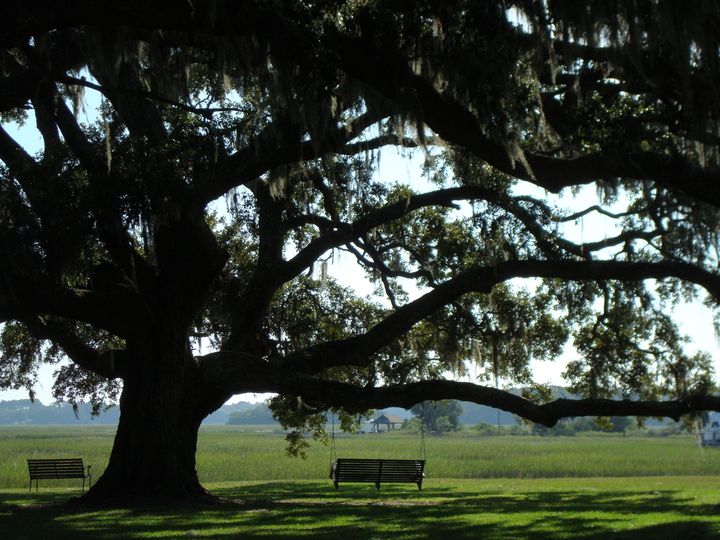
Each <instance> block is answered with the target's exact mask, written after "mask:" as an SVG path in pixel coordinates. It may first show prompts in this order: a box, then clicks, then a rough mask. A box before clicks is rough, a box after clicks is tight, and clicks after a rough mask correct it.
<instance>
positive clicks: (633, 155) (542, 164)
mask: <svg viewBox="0 0 720 540" xmlns="http://www.w3.org/2000/svg"><path fill="white" fill-rule="evenodd" d="M333 45H335V47H336V50H337V51H338V54H339V62H340V64H341V66H342V68H343V69H344V70H345V71H346V72H347V73H348V74H350V75H351V76H353V77H356V78H358V79H360V80H362V81H363V82H365V83H366V84H368V85H370V86H371V87H373V88H374V89H376V90H377V91H378V92H380V93H381V94H382V95H384V96H385V97H386V98H388V99H389V100H391V101H394V102H398V103H400V104H404V105H405V106H412V107H414V108H419V109H420V111H421V118H422V120H423V121H424V122H425V123H426V124H427V125H428V126H430V128H431V129H432V130H433V131H434V132H435V133H436V134H437V135H439V136H440V137H441V138H443V139H444V140H445V141H447V142H450V143H453V144H457V145H458V146H461V147H463V148H466V149H468V150H469V151H471V152H473V153H474V154H475V155H476V156H477V157H479V158H480V159H482V160H484V161H486V162H487V163H489V164H490V165H492V166H493V167H495V168H496V169H498V170H500V171H502V172H505V173H507V174H509V175H511V176H513V177H516V178H521V179H524V180H527V181H529V182H533V183H535V184H536V185H538V186H540V187H543V188H545V189H547V190H549V191H552V192H555V193H557V192H559V191H560V190H562V189H563V188H565V187H569V186H573V185H582V184H589V183H593V182H596V181H597V180H599V179H603V180H610V181H612V180H614V179H615V178H617V177H623V178H635V179H650V180H652V181H654V182H657V183H658V184H660V185H663V186H666V187H667V188H669V189H672V190H674V191H678V192H682V193H686V194H687V195H689V196H691V197H693V198H695V199H698V200H704V201H707V202H709V203H711V204H713V205H715V206H720V182H718V181H717V180H718V178H720V171H719V170H713V169H702V168H700V167H697V166H695V165H693V164H691V163H690V162H689V161H687V160H686V159H685V158H683V157H682V156H679V155H659V154H654V153H651V152H644V151H639V150H638V151H628V152H624V153H617V152H610V151H607V152H600V153H594V154H589V155H584V156H579V157H575V158H567V159H562V158H553V157H547V156H542V155H538V154H532V153H526V154H525V157H526V160H527V163H528V165H529V167H530V170H527V169H526V167H525V165H524V164H523V163H521V162H519V161H516V160H514V159H512V158H511V157H510V156H509V155H508V152H507V150H506V149H505V148H504V147H503V146H502V145H501V144H499V143H497V142H495V141H493V140H491V139H489V138H488V137H487V136H486V135H485V134H484V133H483V132H482V129H481V126H480V123H479V121H478V119H477V118H476V117H475V116H474V115H473V114H472V113H471V112H470V111H469V110H467V108H465V107H464V106H463V105H461V104H460V103H459V102H457V101H456V100H454V99H453V98H452V97H449V96H447V95H444V94H441V93H439V92H438V91H437V90H436V89H435V88H434V87H433V85H432V84H431V83H430V82H429V81H427V80H425V79H424V78H423V77H421V76H419V75H416V74H415V73H414V72H413V71H412V69H411V68H410V66H409V65H408V63H407V61H406V59H404V58H402V57H400V56H399V55H395V54H392V53H390V52H389V51H387V50H382V51H380V50H377V49H374V48H373V47H372V46H371V45H369V43H368V42H367V40H359V39H355V38H350V37H347V36H341V35H338V36H336V39H335V41H334V42H333ZM711 186H712V187H711Z"/></svg>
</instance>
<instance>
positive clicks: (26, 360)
mask: <svg viewBox="0 0 720 540" xmlns="http://www.w3.org/2000/svg"><path fill="white" fill-rule="evenodd" d="M0 9H1V10H2V17H0V112H1V114H2V121H3V126H4V127H2V128H0V160H1V161H2V167H0V247H1V249H2V257H1V258H0V321H2V322H4V326H3V330H2V336H1V339H0V348H1V354H2V356H1V357H0V358H1V359H0V385H1V386H2V387H21V386H26V387H30V388H31V387H32V384H33V382H34V378H35V373H36V371H37V368H38V366H39V365H40V364H41V363H42V362H51V363H52V362H55V363H57V362H59V360H60V359H62V358H64V357H66V358H68V359H69V361H70V362H69V363H68V364H64V363H60V364H59V368H58V371H57V381H56V385H55V393H56V395H57V396H58V397H59V398H64V399H68V400H70V401H73V400H75V401H77V400H79V399H83V398H90V399H91V400H93V402H94V403H95V404H97V405H98V406H100V404H101V403H102V402H103V400H105V399H111V398H112V397H113V396H115V395H116V394H117V393H118V392H120V409H121V419H120V424H119V426H118V431H117V435H116V438H115V443H114V447H113V450H112V455H111V457H110V462H109V465H108V468H107V470H106V471H105V473H104V475H103V476H102V478H101V479H100V480H99V482H97V484H96V485H95V486H94V487H93V488H92V490H91V491H90V492H89V494H88V495H87V497H88V498H89V499H96V500H100V499H113V498H120V499H127V498H137V497H144V496H148V495H149V496H155V497H163V496H164V497H188V498H192V497H199V496H202V495H203V494H204V490H203V489H202V487H201V485H200V484H199V482H198V479H197V474H196V471H195V449H196V441H197V432H198V427H199V425H200V422H201V421H202V420H203V418H204V417H206V416H207V415H208V414H210V413H211V412H212V411H214V410H215V409H217V408H218V407H219V406H221V405H222V404H223V403H224V402H225V401H226V400H227V399H228V398H230V397H231V396H232V395H234V394H237V393H242V392H274V393H277V394H278V397H277V398H275V399H274V401H273V407H274V410H275V413H276V415H277V416H278V417H279V418H281V419H282V420H283V421H284V422H285V424H286V425H288V426H292V427H296V428H303V429H308V428H311V429H316V430H317V429H321V427H322V426H321V424H322V413H323V411H326V410H328V409H330V408H332V409H337V410H343V411H345V412H346V413H347V414H348V415H349V414H353V413H357V412H360V411H365V410H367V409H370V408H375V407H384V406H389V405H399V406H404V407H411V406H412V405H414V404H416V403H418V402H421V401H423V400H441V399H451V398H454V399H463V400H469V401H474V402H477V403H482V404H486V405H491V406H494V407H498V408H501V409H504V410H506V411H510V412H512V413H515V414H517V415H519V416H521V417H523V418H526V419H528V420H531V421H534V422H539V423H542V424H545V425H548V426H551V425H553V424H554V423H555V422H557V420H558V419H559V418H562V417H568V416H583V415H594V416H617V415H639V416H667V417H670V418H676V419H677V418H680V417H682V416H683V415H686V414H689V413H696V412H699V411H704V410H720V398H719V397H716V396H715V395H714V394H713V389H714V387H713V382H712V378H711V362H710V359H709V357H708V356H707V355H704V354H696V355H694V356H690V355H688V354H686V352H685V351H684V349H683V338H682V336H681V333H680V331H679V330H678V328H677V326H676V324H675V323H674V321H673V319H672V317H671V310H672V306H673V305H674V303H676V302H677V301H678V300H679V299H684V298H695V297H697V296H698V295H701V296H704V297H706V298H707V302H708V303H709V304H710V305H711V306H714V305H716V303H717V301H718V300H719V299H720V274H719V273H718V272H717V267H718V248H719V247H720V246H719V239H718V219H719V218H720V213H719V212H718V209H719V207H720V182H719V181H718V180H719V179H720V174H719V172H720V167H718V143H719V142H720V138H718V137H719V135H720V132H719V130H718V106H719V105H720V98H719V96H718V91H719V90H718V89H720V84H718V82H720V81H719V77H718V76H719V74H720V70H719V66H718V50H719V49H718V46H719V45H720V43H718V39H719V38H720V7H719V6H718V5H717V4H715V3H712V2H696V3H686V4H685V5H683V6H682V9H678V7H677V3H675V2H658V1H652V0H642V1H635V2H593V3H585V2H574V1H567V2H559V1H551V0H546V1H544V2H530V1H526V0H517V1H513V0H505V1H487V2H478V1H474V0H467V1H464V0H448V1H442V2H439V1H438V2H415V1H412V2H410V1H401V0H370V1H348V2H340V1H331V0H328V1H322V0H317V1H313V0H307V1H299V0H298V1H287V2H285V1H283V2H280V1H277V2H275V1H265V2H263V1H242V2H241V1H230V0H206V1H193V2H188V1H170V0H166V1H159V2H154V1H151V0H144V1H143V2H139V1H134V0H131V1H127V2H115V3H104V4H103V6H102V8H101V7H100V6H99V5H98V4H97V3H96V2H90V1H88V0H78V1H74V2H58V1H54V2H43V1H36V0H23V1H22V2H20V1H13V0H11V1H7V2H4V3H3V5H2V7H1V8H0ZM84 95H87V96H88V97H87V99H86V100H85V99H84V97H83V96H84ZM91 96H94V97H91ZM83 107H86V108H87V109H90V110H89V111H88V112H87V114H83V113H82V109H83ZM23 122H25V127H24V128H21V129H20V128H18V127H17V125H18V124H22V123H23ZM35 128H36V129H37V133H39V136H40V137H41V140H42V145H41V149H40V150H39V151H38V152H30V151H29V150H28V149H27V145H26V144H25V145H24V144H23V140H24V139H23V138H22V137H26V136H27V135H22V134H23V133H27V132H28V131H29V130H31V129H35ZM393 148H395V149H400V152H399V153H400V155H405V156H410V155H424V156H425V166H424V167H423V170H422V171H420V170H417V171H413V174H416V175H417V176H418V181H416V182H411V183H410V185H403V184H402V183H400V182H395V181H388V179H387V178H385V179H381V178H380V177H379V176H378V175H377V173H376V168H377V163H378V158H379V159H382V156H383V155H385V156H387V155H388V153H387V152H390V153H391V154H392V153H393V152H394V150H392V149H393ZM388 149H390V150H388ZM383 152H385V154H383ZM420 176H422V179H421V178H420ZM586 185H590V186H594V187H595V190H594V191H593V190H592V189H590V192H591V193H592V194H594V193H596V194H597V195H593V197H592V198H593V199H594V200H592V201H591V202H588V203H587V204H585V202H587V201H588V197H587V193H588V192H589V191H588V189H587V188H585V189H583V186H586ZM578 192H580V193H581V194H583V196H582V197H580V198H574V197H573V195H574V194H576V193H578ZM590 216H601V217H602V218H603V219H604V220H605V221H604V223H605V227H606V230H607V231H609V232H608V233H607V234H605V235H603V234H598V231H588V232H587V235H588V236H591V237H592V238H591V239H588V240H585V239H584V238H582V237H581V239H580V240H579V241H578V237H577V234H574V230H575V229H574V226H573V223H577V222H578V221H582V220H583V219H585V218H586V217H587V218H588V219H590ZM596 222H597V221H596ZM339 253H343V254H344V257H345V261H346V262H347V261H348V260H353V261H355V262H356V263H357V266H358V268H359V271H360V272H364V275H366V276H367V278H368V279H369V280H372V281H373V282H374V283H375V284H376V285H377V291H378V298H363V297H359V296H357V295H356V294H355V293H354V292H353V290H352V289H351V288H348V287H347V286H346V285H347V284H345V285H344V284H343V283H342V282H338V281H336V280H334V279H332V278H331V277H330V276H328V275H327V268H328V262H329V258H330V257H332V256H333V255H335V254H339ZM380 297H381V298H380ZM568 342H572V343H573V344H574V346H575V349H576V350H577V355H576V358H575V360H573V361H572V362H570V364H569V365H568V368H567V371H566V377H567V378H568V380H569V381H570V383H571V385H572V387H573V389H574V390H575V392H577V393H579V394H582V395H583V396H585V398H583V399H577V400H568V399H560V400H554V401H551V400H550V399H549V398H548V396H547V393H546V392H543V389H542V388H541V387H537V386H533V380H532V375H533V374H532V370H531V369H530V361H531V360H533V359H539V360H552V359H553V358H555V357H557V356H558V355H559V354H560V353H561V351H562V350H563V347H564V345H565V343H568ZM203 353H204V354H203ZM469 362H475V363H476V364H477V365H478V366H479V369H480V373H481V375H482V377H481V379H483V380H484V381H486V384H481V383H483V380H480V381H477V383H471V382H459V381H453V380H452V378H451V376H450V374H452V373H455V374H462V372H463V369H465V366H467V364H468V363H469ZM498 380H502V381H503V382H504V383H505V384H507V385H511V384H513V385H518V386H523V387H526V388H527V389H528V392H527V395H524V396H518V395H515V394H513V393H510V392H506V391H504V390H502V389H500V388H498V387H497V386H498V385H497V384H493V382H495V383H496V382H497V381H498ZM347 418H349V416H348V417H347ZM291 443H292V444H293V445H294V448H295V450H301V445H302V442H301V441H300V440H299V439H297V438H293V439H291Z"/></svg>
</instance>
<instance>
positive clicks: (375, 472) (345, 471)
mask: <svg viewBox="0 0 720 540" xmlns="http://www.w3.org/2000/svg"><path fill="white" fill-rule="evenodd" d="M424 471H425V460H424V459H355V458H340V459H336V460H335V461H334V462H333V464H332V465H331V467H330V479H331V480H332V481H333V484H335V489H337V488H338V484H339V483H340V482H369V483H373V484H375V487H376V488H377V489H380V484H381V483H383V482H394V483H397V482H407V483H412V484H417V487H418V490H422V482H423V478H425V472H424Z"/></svg>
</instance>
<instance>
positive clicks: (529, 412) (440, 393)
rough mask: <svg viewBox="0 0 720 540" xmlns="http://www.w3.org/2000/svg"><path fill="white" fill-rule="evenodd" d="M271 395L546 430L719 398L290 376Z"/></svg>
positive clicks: (701, 407) (684, 408)
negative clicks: (503, 414)
mask: <svg viewBox="0 0 720 540" xmlns="http://www.w3.org/2000/svg"><path fill="white" fill-rule="evenodd" d="M275 391H278V392H281V393H287V394H290V395H299V396H302V398H303V399H304V400H305V401H308V402H317V403H320V404H322V405H323V406H325V407H330V406H334V407H341V408H343V409H344V410H346V411H348V412H351V413H352V412H361V411H366V410H368V409H381V408H384V407H391V406H394V407H403V408H407V409H409V408H410V407H412V406H413V405H415V404H416V403H420V402H422V401H426V400H436V401H437V400H443V399H457V400H462V401H471V402H473V403H478V404H481V405H487V406H489V407H494V408H497V409H502V410H504V411H507V412H509V413H512V414H516V415H518V416H520V417H522V418H525V419H526V420H530V421H532V422H536V423H539V424H543V425H545V426H548V427H552V426H553V425H555V424H556V423H557V422H558V420H560V419H561V418H568V417H576V416H657V417H667V418H672V419H673V420H679V419H680V418H681V417H682V416H683V415H685V414H689V413H692V412H700V411H720V396H691V397H687V398H685V399H681V400H672V401H639V400H638V401H633V400H610V399H557V400H555V401H551V402H549V403H546V404H543V405H538V404H536V403H533V402H532V401H529V400H527V399H525V398H522V397H520V396H517V395H515V394H511V393H510V392H505V391H503V390H498V389H495V388H491V387H487V386H480V385H476V384H472V383H465V382H456V381H447V380H431V381H421V382H416V383H408V384H403V385H393V386H385V387H379V388H377V387H360V386H355V385H352V384H347V383H341V382H335V381H327V380H320V379H315V378H312V377H307V376H293V377H292V378H288V379H287V380H282V381H281V382H280V384H278V385H277V386H276V390H275Z"/></svg>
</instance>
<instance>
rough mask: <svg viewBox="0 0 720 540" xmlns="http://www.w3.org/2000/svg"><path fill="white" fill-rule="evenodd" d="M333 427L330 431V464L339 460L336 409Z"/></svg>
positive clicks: (333, 414) (333, 413)
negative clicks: (336, 449) (336, 448)
mask: <svg viewBox="0 0 720 540" xmlns="http://www.w3.org/2000/svg"><path fill="white" fill-rule="evenodd" d="M331 425H332V427H331V431H330V466H332V464H333V463H334V462H335V461H336V460H337V453H336V452H335V411H333V412H332V424H331Z"/></svg>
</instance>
